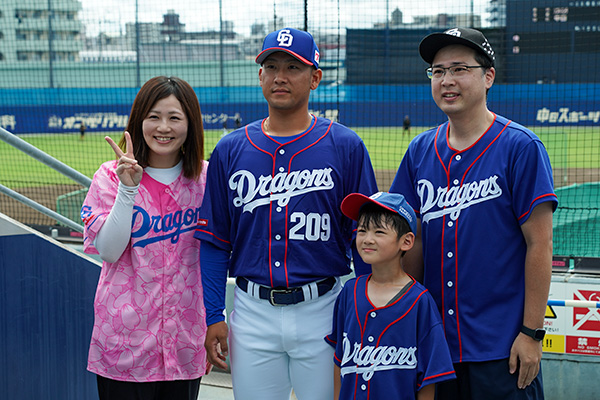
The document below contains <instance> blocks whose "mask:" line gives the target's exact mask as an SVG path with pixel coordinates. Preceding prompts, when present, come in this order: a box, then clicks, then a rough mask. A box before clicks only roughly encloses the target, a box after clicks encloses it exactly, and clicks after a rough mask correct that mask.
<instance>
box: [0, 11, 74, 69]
mask: <svg viewBox="0 0 600 400" xmlns="http://www.w3.org/2000/svg"><path fill="white" fill-rule="evenodd" d="M49 5H50V7H51V8H49ZM79 11H81V3H79V1H77V0H53V1H51V2H48V1H39V0H38V1H35V0H2V1H1V2H0V62H1V61H5V62H13V61H47V60H52V61H79V51H80V50H82V49H83V47H84V44H83V40H82V37H83V35H82V32H83V24H82V23H81V21H79V20H78V13H79Z"/></svg>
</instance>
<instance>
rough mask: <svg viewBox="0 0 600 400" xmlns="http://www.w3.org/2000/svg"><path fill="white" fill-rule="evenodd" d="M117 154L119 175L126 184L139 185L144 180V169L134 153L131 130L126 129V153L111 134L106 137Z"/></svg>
mask: <svg viewBox="0 0 600 400" xmlns="http://www.w3.org/2000/svg"><path fill="white" fill-rule="evenodd" d="M104 139H105V140H106V141H107V142H108V144H110V147H112V149H113V151H114V152H115V154H116V155H117V159H118V164H117V176H118V177H119V180H120V181H121V183H122V184H123V185H125V186H137V185H139V184H140V181H141V180H142V175H143V174H144V169H143V168H142V167H141V166H140V165H139V164H138V162H137V160H136V159H135V157H134V155H133V143H132V142H131V136H130V135H129V132H127V131H125V143H126V150H127V152H126V153H123V151H122V150H121V148H119V146H118V145H117V144H116V143H115V142H114V140H112V139H111V138H110V137H109V136H106V137H105V138H104Z"/></svg>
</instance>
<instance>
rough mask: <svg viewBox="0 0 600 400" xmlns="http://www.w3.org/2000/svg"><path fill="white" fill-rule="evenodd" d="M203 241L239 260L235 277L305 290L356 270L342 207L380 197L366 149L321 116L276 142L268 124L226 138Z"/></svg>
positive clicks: (209, 191)
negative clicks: (357, 197) (358, 198)
mask: <svg viewBox="0 0 600 400" xmlns="http://www.w3.org/2000/svg"><path fill="white" fill-rule="evenodd" d="M207 174H208V176H207V185H206V195H205V198H204V202H203V204H202V208H201V210H200V222H199V226H198V229H197V230H196V233H195V237H196V238H198V239H201V240H205V241H209V242H211V243H213V244H214V245H216V246H218V247H219V248H221V249H224V250H227V251H230V252H231V258H230V260H229V266H228V268H229V276H243V277H245V278H247V279H249V280H251V281H254V282H256V283H259V284H262V285H266V286H271V287H297V286H301V285H304V284H306V283H309V282H313V281H315V280H318V279H322V278H326V277H330V276H341V275H346V274H348V273H350V272H351V270H350V266H349V265H350V258H351V252H350V245H351V241H352V235H353V227H354V225H353V221H352V220H350V219H349V218H347V217H345V216H344V215H343V214H342V212H341V210H340V204H341V202H342V200H343V199H344V197H345V196H346V195H348V194H350V193H353V192H359V193H363V194H367V195H371V194H373V193H375V192H377V184H376V181H375V174H374V172H373V167H372V165H371V161H370V159H369V155H368V152H367V149H366V147H365V145H364V143H363V141H362V140H361V139H360V138H359V137H358V135H357V134H356V133H355V132H353V131H352V130H350V129H348V128H346V127H344V126H343V125H340V124H338V123H335V122H332V121H329V120H327V119H323V118H317V117H314V116H313V120H312V123H311V126H310V128H309V129H308V130H307V131H306V132H304V133H302V134H300V135H297V136H293V137H276V136H269V135H267V134H266V133H265V132H263V130H262V121H255V122H253V123H251V124H249V125H247V126H246V127H244V128H242V129H240V130H237V131H235V132H232V133H230V134H229V135H227V136H225V137H223V138H222V139H221V140H220V141H219V143H218V144H217V146H216V148H215V150H214V151H213V153H212V155H211V158H210V165H209V167H208V172H207Z"/></svg>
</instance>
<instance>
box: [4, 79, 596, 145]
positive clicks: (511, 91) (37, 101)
mask: <svg viewBox="0 0 600 400" xmlns="http://www.w3.org/2000/svg"><path fill="white" fill-rule="evenodd" d="M136 93H137V89H131V88H122V89H0V126H2V127H3V128H5V129H7V130H9V131H11V132H13V133H16V134H21V133H45V132H48V133H69V132H78V130H79V124H80V123H81V122H84V123H85V124H86V126H87V127H88V129H89V130H90V131H122V130H123V129H124V128H125V126H126V124H127V119H128V115H129V111H130V109H131V104H132V102H133V99H134V98H135V95H136ZM196 94H197V95H198V99H199V101H200V104H201V108H202V113H203V117H204V124H205V128H207V129H221V128H222V126H223V123H224V122H226V123H227V125H228V127H229V128H230V129H231V128H233V127H234V120H235V119H236V118H237V117H240V118H241V119H242V121H243V122H244V123H247V122H250V121H253V120H256V119H260V118H263V117H264V116H265V115H266V112H267V107H266V103H265V101H264V99H263V97H262V93H261V91H260V88H258V87H232V88H199V89H196ZM488 100H489V107H490V109H491V110H493V111H495V112H496V113H498V114H501V115H504V116H506V117H508V118H510V119H513V120H515V121H518V122H519V123H521V124H523V125H527V126H556V125H598V124H600V84H528V85H508V84H506V85H500V84H498V85H495V86H494V87H492V89H491V90H490V93H489V99H488ZM311 109H312V111H313V112H315V113H317V115H322V116H327V117H332V116H335V117H337V118H338V119H339V121H340V122H342V123H343V124H345V125H348V126H351V127H369V126H373V127H375V126H401V125H402V119H403V117H404V115H406V114H408V115H410V116H411V120H412V124H413V125H415V126H435V125H437V124H438V123H440V122H442V121H444V119H445V117H444V115H443V114H442V113H441V112H440V111H439V110H438V109H437V107H436V106H435V104H434V103H433V101H432V100H431V92H430V87H429V85H339V86H334V85H332V86H325V85H324V86H322V87H320V88H319V89H317V90H316V91H315V92H314V93H313V96H312V103H311Z"/></svg>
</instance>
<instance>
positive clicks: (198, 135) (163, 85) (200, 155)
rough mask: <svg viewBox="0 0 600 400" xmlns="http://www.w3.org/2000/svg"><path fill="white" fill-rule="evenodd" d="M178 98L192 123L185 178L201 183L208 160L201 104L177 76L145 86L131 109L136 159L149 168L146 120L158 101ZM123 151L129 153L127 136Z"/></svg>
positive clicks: (130, 128) (121, 143)
mask: <svg viewBox="0 0 600 400" xmlns="http://www.w3.org/2000/svg"><path fill="white" fill-rule="evenodd" d="M171 95H173V96H175V97H176V98H177V100H179V103H181V107H182V108H183V111H184V112H185V115H186V116H187V119H188V134H187V138H186V139H185V142H184V144H183V146H182V149H181V152H182V154H181V158H182V160H183V175H184V176H185V177H186V178H190V179H197V178H198V177H199V176H200V174H201V172H202V161H203V160H204V126H203V124H202V113H201V112H200V104H199V103H198V98H197V97H196V93H195V92H194V89H192V87H191V86H190V85H189V84H188V83H187V82H186V81H184V80H182V79H179V78H176V77H174V76H171V77H166V76H157V77H154V78H152V79H150V80H149V81H148V82H146V83H145V84H144V86H142V88H141V89H140V91H139V92H138V94H137V96H135V100H134V101H133V106H132V107H131V113H130V116H129V122H128V124H127V132H129V134H130V135H131V141H132V142H133V155H134V156H135V159H136V160H137V161H138V163H139V164H140V165H141V166H142V167H147V166H148V158H149V154H150V149H149V147H148V145H147V144H146V141H145V140H144V132H143V129H142V125H143V122H144V119H145V118H146V116H147V115H148V113H149V112H150V110H151V109H152V107H153V106H154V105H155V104H156V102H157V101H159V100H162V99H164V98H167V97H169V96H171ZM119 147H120V148H121V149H122V150H123V151H125V148H126V144H125V136H123V137H121V140H120V141H119Z"/></svg>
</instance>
